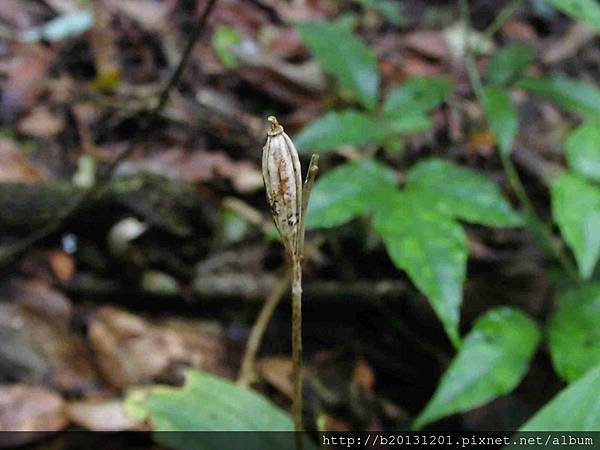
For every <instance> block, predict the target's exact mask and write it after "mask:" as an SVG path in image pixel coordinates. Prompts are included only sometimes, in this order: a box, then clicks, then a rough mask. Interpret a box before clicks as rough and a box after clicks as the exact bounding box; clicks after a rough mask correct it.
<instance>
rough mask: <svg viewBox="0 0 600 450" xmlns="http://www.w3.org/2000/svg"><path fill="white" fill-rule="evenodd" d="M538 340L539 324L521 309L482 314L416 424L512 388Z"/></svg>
mask: <svg viewBox="0 0 600 450" xmlns="http://www.w3.org/2000/svg"><path fill="white" fill-rule="evenodd" d="M539 341H540V332H539V330H538V327H537V325H536V324H535V323H534V322H533V321H532V320H531V319H530V318H529V317H527V316H526V315H525V314H523V313H522V312H520V311H517V310H515V309H511V308H506V307H501V308H496V309H493V310H491V311H489V312H488V313H486V314H485V315H483V316H481V317H479V318H478V319H477V321H476V322H475V324H474V325H473V329H472V330H471V331H470V332H469V334H468V335H467V336H466V337H465V338H464V340H463V345H462V348H461V349H460V351H459V353H458V355H456V357H455V358H454V359H453V360H452V362H451V363H450V366H449V367H448V369H447V370H446V372H445V373H444V375H443V376H442V379H441V381H440V383H439V385H438V387H437V389H436V391H435V393H434V394H433V397H432V398H431V400H430V401H429V403H428V404H427V406H426V407H425V409H424V410H423V412H421V414H420V415H419V416H418V417H417V419H416V420H415V422H414V424H413V427H414V428H416V429H419V428H422V427H423V426H425V425H427V424H428V423H431V422H434V421H436V420H439V419H441V418H442V417H446V416H449V415H451V414H456V413H458V412H464V411H468V410H470V409H473V408H477V407H478V406H481V405H484V404H486V403H488V402H490V401H492V400H494V399H495V398H498V397H500V396H501V395H505V394H508V393H509V392H511V391H512V390H513V389H514V388H515V387H516V386H517V385H518V384H519V382H520V381H521V379H522V378H523V376H524V375H525V373H526V372H527V370H528V368H529V361H530V360H531V357H532V356H533V354H534V353H535V351H536V349H537V346H538V343H539Z"/></svg>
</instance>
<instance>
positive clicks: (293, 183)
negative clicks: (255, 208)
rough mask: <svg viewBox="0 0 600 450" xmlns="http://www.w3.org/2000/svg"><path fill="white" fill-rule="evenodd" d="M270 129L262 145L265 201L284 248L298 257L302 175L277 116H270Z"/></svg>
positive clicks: (292, 147) (295, 154) (293, 151)
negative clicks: (265, 141) (269, 208)
mask: <svg viewBox="0 0 600 450" xmlns="http://www.w3.org/2000/svg"><path fill="white" fill-rule="evenodd" d="M267 120H268V121H269V122H271V129H270V130H269V132H268V133H267V143H266V144H265V146H264V147H263V154H262V173H263V180H264V182H265V189H266V191H267V201H268V203H269V206H270V207H271V213H272V214H273V219H274V221H275V226H276V227H277V230H278V231H279V235H280V236H281V240H282V241H283V244H284V245H285V248H286V249H287V251H288V252H289V253H290V254H291V255H292V256H298V239H299V236H300V232H301V231H300V229H299V228H300V223H301V214H302V175H301V172H300V159H299V158H298V151H297V150H296V147H295V146H294V143H293V142H292V140H291V139H290V137H289V136H288V135H287V134H286V133H285V132H284V131H283V127H282V126H281V125H279V123H278V122H277V119H276V118H275V117H273V116H270V117H269V118H268V119H267Z"/></svg>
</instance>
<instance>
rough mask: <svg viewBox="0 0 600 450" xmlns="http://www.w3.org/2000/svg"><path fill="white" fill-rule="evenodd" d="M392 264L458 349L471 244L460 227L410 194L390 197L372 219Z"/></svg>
mask: <svg viewBox="0 0 600 450" xmlns="http://www.w3.org/2000/svg"><path fill="white" fill-rule="evenodd" d="M374 226H375V230H376V231H377V232H378V233H379V235H380V236H381V237H382V238H383V241H384V243H385V246H386V248H387V252H388V254H389V255H390V258H391V259H392V261H393V263H394V264H395V265H396V267H398V268H399V269H402V270H404V271H405V272H406V273H407V274H408V276H409V277H410V279H411V280H412V281H413V283H414V284H415V285H416V286H417V288H419V290H420V291H421V292H422V293H423V294H425V295H426V296H427V298H428V299H429V301H430V303H431V306H432V308H433V310H434V311H435V313H436V314H437V316H438V318H439V319H440V321H441V322H442V324H443V326H444V329H445V330H446V333H447V334H448V336H449V338H450V340H451V341H452V343H453V344H454V345H455V346H459V344H460V336H459V333H458V323H459V310H460V305H461V302H462V285H463V282H464V280H465V272H466V263H467V253H468V244H467V238H466V236H465V233H464V231H463V229H462V227H461V226H460V224H459V223H457V222H455V221H454V220H453V219H452V218H450V217H448V216H446V215H443V214H440V213H439V212H437V211H436V210H435V209H433V208H431V207H430V205H429V204H427V203H424V202H423V201H422V200H421V199H420V198H418V197H417V196H416V195H412V194H411V193H410V192H397V193H396V194H395V195H394V196H393V197H391V196H390V197H388V203H387V205H386V206H385V207H382V208H380V209H379V210H378V211H377V212H376V214H375V218H374Z"/></svg>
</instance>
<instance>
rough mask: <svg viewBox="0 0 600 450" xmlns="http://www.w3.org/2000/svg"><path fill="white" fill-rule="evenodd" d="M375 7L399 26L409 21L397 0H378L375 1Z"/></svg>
mask: <svg viewBox="0 0 600 450" xmlns="http://www.w3.org/2000/svg"><path fill="white" fill-rule="evenodd" d="M374 7H375V9H376V10H377V11H378V12H379V13H380V14H381V15H382V16H383V17H385V18H386V19H387V20H388V21H389V22H390V23H392V24H393V25H396V26H397V27H400V26H403V25H405V24H406V22H407V19H406V16H405V14H404V12H403V11H402V5H401V4H400V3H399V2H397V1H396V0H378V1H377V2H375V5H374Z"/></svg>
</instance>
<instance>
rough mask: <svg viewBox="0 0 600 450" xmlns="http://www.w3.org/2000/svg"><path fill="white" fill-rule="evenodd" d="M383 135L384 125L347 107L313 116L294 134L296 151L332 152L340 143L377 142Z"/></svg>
mask: <svg viewBox="0 0 600 450" xmlns="http://www.w3.org/2000/svg"><path fill="white" fill-rule="evenodd" d="M385 135H386V129H385V126H384V125H382V123H381V121H380V120H379V119H377V118H375V117H373V116H371V115H370V114H367V113H361V112H359V111H353V110H347V111H339V112H333V111H332V112H328V113H327V114H325V115H324V116H322V117H319V118H318V119H315V120H314V121H312V122H311V123H309V124H308V125H306V126H305V127H304V129H303V130H302V131H301V132H300V133H298V135H296V136H295V139H294V143H295V144H296V146H297V147H298V149H299V151H300V152H310V151H313V150H320V151H333V150H335V149H337V148H339V147H340V146H342V145H352V146H354V147H361V146H363V145H365V144H368V143H370V142H379V141H381V140H383V138H384V137H385Z"/></svg>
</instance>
